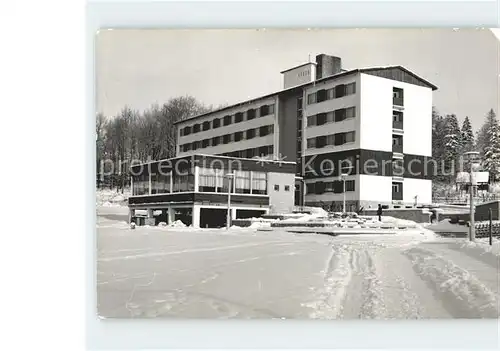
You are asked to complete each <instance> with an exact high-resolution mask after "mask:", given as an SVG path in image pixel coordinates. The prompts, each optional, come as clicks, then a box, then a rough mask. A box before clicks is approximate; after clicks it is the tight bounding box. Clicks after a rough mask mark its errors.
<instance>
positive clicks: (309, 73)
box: [282, 62, 316, 89]
mask: <svg viewBox="0 0 500 351" xmlns="http://www.w3.org/2000/svg"><path fill="white" fill-rule="evenodd" d="M282 73H283V88H284V89H288V88H291V87H294V86H297V85H301V84H305V83H309V82H312V81H313V80H314V79H315V78H316V65H315V64H314V63H312V62H311V63H308V64H304V65H302V66H299V67H296V68H294V69H291V70H288V71H284V72H282Z"/></svg>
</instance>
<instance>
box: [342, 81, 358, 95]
mask: <svg viewBox="0 0 500 351" xmlns="http://www.w3.org/2000/svg"><path fill="white" fill-rule="evenodd" d="M345 94H346V95H351V94H356V82H353V83H350V84H347V85H346V86H345Z"/></svg>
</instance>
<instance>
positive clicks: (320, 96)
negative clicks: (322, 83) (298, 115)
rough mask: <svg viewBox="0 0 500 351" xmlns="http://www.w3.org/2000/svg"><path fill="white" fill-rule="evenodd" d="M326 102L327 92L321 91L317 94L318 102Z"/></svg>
mask: <svg viewBox="0 0 500 351" xmlns="http://www.w3.org/2000/svg"><path fill="white" fill-rule="evenodd" d="M325 100H326V90H325V89H321V90H318V91H317V92H316V101H317V102H322V101H325Z"/></svg>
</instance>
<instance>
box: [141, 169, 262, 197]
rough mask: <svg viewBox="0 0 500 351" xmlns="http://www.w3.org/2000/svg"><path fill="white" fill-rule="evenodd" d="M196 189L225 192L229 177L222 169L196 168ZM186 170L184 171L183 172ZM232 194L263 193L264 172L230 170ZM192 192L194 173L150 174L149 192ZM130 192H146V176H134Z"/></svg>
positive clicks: (147, 186)
mask: <svg viewBox="0 0 500 351" xmlns="http://www.w3.org/2000/svg"><path fill="white" fill-rule="evenodd" d="M199 170H200V175H199V185H198V191H201V192H214V193H227V190H228V184H229V180H228V178H227V177H226V171H224V170H222V169H211V168H203V167H201V168H200V169H199ZM186 173H188V172H186ZM231 188H232V190H231V192H232V193H237V194H263V195H265V194H267V174H266V173H264V172H253V171H234V184H233V186H232V187H231ZM189 191H194V175H193V174H192V173H191V172H189V174H184V175H175V174H174V175H173V177H172V175H171V174H165V175H162V174H152V175H151V194H169V193H178V192H189ZM132 194H133V195H148V194H149V176H148V175H140V176H136V177H134V181H133V189H132Z"/></svg>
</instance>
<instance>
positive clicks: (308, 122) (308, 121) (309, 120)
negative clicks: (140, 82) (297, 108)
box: [307, 115, 316, 127]
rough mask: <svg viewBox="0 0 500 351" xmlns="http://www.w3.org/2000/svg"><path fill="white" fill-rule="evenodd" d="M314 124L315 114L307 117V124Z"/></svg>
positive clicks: (309, 125)
mask: <svg viewBox="0 0 500 351" xmlns="http://www.w3.org/2000/svg"><path fill="white" fill-rule="evenodd" d="M315 125H316V115H314V116H309V117H307V126H308V127H311V126H315Z"/></svg>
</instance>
